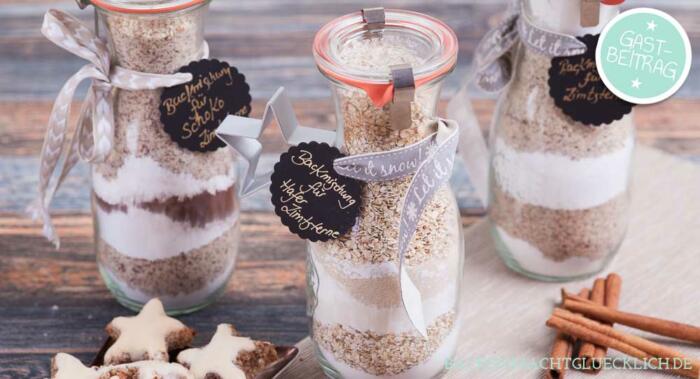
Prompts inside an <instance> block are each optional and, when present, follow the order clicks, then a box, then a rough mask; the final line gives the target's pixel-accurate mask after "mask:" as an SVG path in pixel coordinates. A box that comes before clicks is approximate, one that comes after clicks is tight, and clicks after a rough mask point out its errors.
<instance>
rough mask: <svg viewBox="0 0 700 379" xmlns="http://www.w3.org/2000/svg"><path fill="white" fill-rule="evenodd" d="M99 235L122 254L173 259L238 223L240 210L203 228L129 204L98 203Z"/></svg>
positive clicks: (200, 245)
mask: <svg viewBox="0 0 700 379" xmlns="http://www.w3.org/2000/svg"><path fill="white" fill-rule="evenodd" d="M94 208H95V215H96V217H97V222H98V225H99V229H98V230H99V232H98V233H99V237H100V238H102V239H103V240H104V241H105V242H106V243H107V244H109V245H110V246H112V247H113V248H114V249H115V250H117V251H118V252H119V253H120V254H123V255H127V256H129V257H132V258H141V259H148V260H156V259H166V258H172V257H174V256H176V255H178V254H180V253H186V252H188V251H191V250H193V249H197V248H199V247H202V246H204V245H207V244H208V243H210V242H211V241H213V240H215V239H217V238H218V237H220V236H221V235H223V234H224V233H226V231H228V230H229V229H231V227H232V226H233V225H234V224H235V223H236V222H238V216H239V212H238V211H236V212H233V213H232V214H231V215H230V216H229V217H227V218H225V219H221V220H215V221H212V222H209V223H208V224H206V225H205V226H204V227H202V228H193V227H192V226H190V224H189V223H186V222H178V221H173V219H171V218H170V217H168V216H166V215H164V214H162V213H153V212H149V211H147V210H144V209H141V208H138V207H134V206H129V207H128V208H127V211H126V212H122V211H120V210H113V211H111V212H105V211H104V210H103V209H102V208H100V207H99V206H95V207H94Z"/></svg>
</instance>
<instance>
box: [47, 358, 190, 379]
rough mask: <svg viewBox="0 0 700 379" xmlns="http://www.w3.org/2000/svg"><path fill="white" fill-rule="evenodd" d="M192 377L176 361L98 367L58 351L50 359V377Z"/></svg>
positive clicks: (153, 378)
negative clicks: (88, 365) (90, 365)
mask: <svg viewBox="0 0 700 379" xmlns="http://www.w3.org/2000/svg"><path fill="white" fill-rule="evenodd" d="M115 378H116V379H193V376H192V374H190V372H189V371H187V369H186V368H184V367H182V366H181V365H179V364H177V363H167V362H159V361H141V362H136V363H127V364H123V365H118V366H104V367H100V368H88V367H85V366H84V365H83V364H82V362H80V361H79V360H78V359H77V358H75V357H74V356H72V355H69V354H65V353H59V354H56V356H55V357H54V358H53V360H52V361H51V379H115Z"/></svg>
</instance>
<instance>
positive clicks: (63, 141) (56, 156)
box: [28, 9, 208, 248]
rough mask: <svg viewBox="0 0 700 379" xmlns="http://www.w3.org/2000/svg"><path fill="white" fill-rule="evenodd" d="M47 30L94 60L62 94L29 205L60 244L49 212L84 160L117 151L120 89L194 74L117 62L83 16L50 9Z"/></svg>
mask: <svg viewBox="0 0 700 379" xmlns="http://www.w3.org/2000/svg"><path fill="white" fill-rule="evenodd" d="M41 32H42V34H43V35H44V36H45V37H46V38H48V39H49V40H50V41H51V42H53V43H55V44H56V45H58V46H60V47H62V48H63V49H65V50H67V51H68V52H70V53H73V54H75V55H77V56H79V57H81V58H83V59H85V60H87V61H88V62H89V63H88V64H86V65H85V66H83V67H82V68H81V69H80V70H79V71H78V72H77V73H76V74H75V75H73V76H72V77H71V78H70V79H68V81H67V82H66V84H65V85H64V86H63V88H61V91H60V92H59V94H58V97H57V98H56V102H55V103H54V106H53V109H52V110H51V116H50V118H49V123H48V128H47V131H46V137H45V139H44V145H43V147H42V148H41V162H40V166H39V167H40V172H39V194H38V197H37V199H36V200H35V201H34V202H33V203H32V204H31V205H30V206H29V208H28V211H29V212H30V214H31V215H32V217H33V218H34V219H36V220H41V221H43V223H44V228H43V233H44V235H45V236H46V238H48V239H49V240H50V241H51V242H53V243H54V245H56V248H58V247H59V246H60V240H59V238H58V236H57V235H56V231H55V229H54V227H53V224H52V223H51V218H50V214H49V211H48V208H49V205H50V204H51V199H52V198H53V195H54V194H55V192H56V190H57V189H58V188H59V187H60V185H61V183H62V182H63V180H64V179H65V178H66V176H67V175H68V173H69V172H70V170H71V169H72V168H73V166H75V164H76V163H77V162H78V160H79V159H83V160H85V161H87V162H91V163H99V162H103V161H104V160H105V159H106V158H107V157H108V156H109V154H110V152H111V151H112V145H113V141H114V114H113V100H114V88H119V89H125V90H153V89H157V88H161V87H171V86H175V85H178V84H182V83H186V82H188V81H190V80H192V75H191V74H188V73H178V74H173V75H158V74H148V73H142V72H137V71H132V70H128V69H125V68H122V67H118V66H111V64H110V56H109V50H108V49H107V46H106V44H105V42H104V41H103V40H101V39H100V38H99V37H98V36H96V35H95V34H94V33H93V32H92V31H91V30H90V29H88V28H87V27H86V26H85V25H83V24H82V23H81V22H80V21H79V20H78V19H76V18H75V17H73V16H70V15H68V14H66V13H63V12H61V11H58V10H53V9H52V10H49V11H48V12H47V13H46V15H45V16H44V23H43V25H42V27H41ZM207 50H208V49H207V48H206V45H205V52H204V54H205V56H206V55H208V51H207ZM85 79H91V80H92V83H91V85H90V88H89V90H88V94H87V97H86V98H85V101H84V102H83V105H82V108H81V110H80V116H79V118H78V122H77V124H76V127H75V131H74V135H73V137H72V139H71V140H70V141H68V139H67V135H68V126H67V123H68V117H69V115H70V108H71V102H72V100H73V97H74V95H75V90H76V88H77V87H78V85H79V84H80V83H81V82H82V81H83V80H85ZM61 158H63V167H62V169H61V172H60V175H59V176H58V178H56V179H55V180H53V181H51V179H52V177H53V176H54V174H55V172H56V169H57V166H58V163H59V161H60V159H61Z"/></svg>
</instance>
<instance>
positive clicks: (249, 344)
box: [177, 324, 277, 379]
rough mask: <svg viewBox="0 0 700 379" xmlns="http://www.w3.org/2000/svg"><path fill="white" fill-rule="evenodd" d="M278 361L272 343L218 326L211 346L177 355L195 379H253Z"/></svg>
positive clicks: (231, 328)
mask: <svg viewBox="0 0 700 379" xmlns="http://www.w3.org/2000/svg"><path fill="white" fill-rule="evenodd" d="M276 360H277V351H276V350H275V347H274V346H273V345H272V344H270V343H268V342H262V341H253V340H251V339H250V338H247V337H240V336H239V335H238V332H237V331H236V329H235V328H234V327H233V325H230V324H219V326H218V327H217V328H216V334H214V336H213V337H212V339H211V341H210V342H209V344H208V345H206V346H204V347H202V348H197V349H188V350H185V351H183V352H181V353H180V354H178V356H177V361H178V362H180V363H182V365H183V366H185V367H187V368H189V369H190V371H191V372H192V374H193V375H194V377H195V379H253V378H255V376H256V375H257V374H258V373H259V372H260V371H262V370H263V369H265V367H267V366H268V365H270V364H271V363H272V362H274V361H276Z"/></svg>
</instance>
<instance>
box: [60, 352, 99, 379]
mask: <svg viewBox="0 0 700 379" xmlns="http://www.w3.org/2000/svg"><path fill="white" fill-rule="evenodd" d="M53 364H54V367H55V370H56V372H55V373H54V375H53V376H52V377H51V378H52V379H97V378H99V377H100V374H99V373H98V372H97V371H96V370H95V369H92V368H88V367H85V365H83V363H82V362H80V360H79V359H78V358H76V357H74V356H72V355H70V354H66V353H58V354H56V356H55V357H54V358H53Z"/></svg>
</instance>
